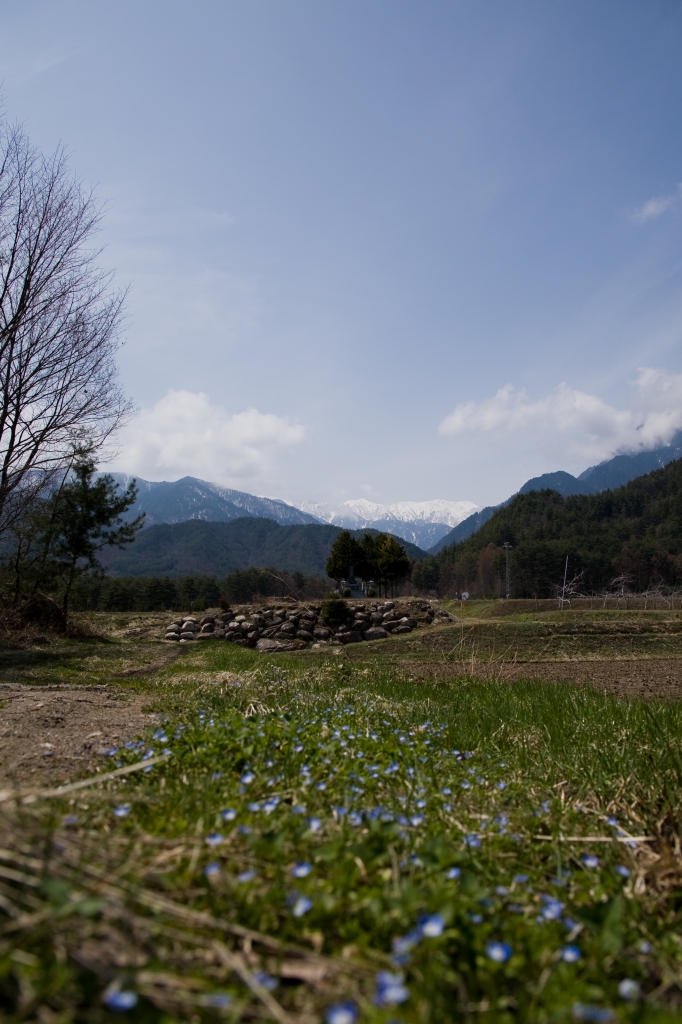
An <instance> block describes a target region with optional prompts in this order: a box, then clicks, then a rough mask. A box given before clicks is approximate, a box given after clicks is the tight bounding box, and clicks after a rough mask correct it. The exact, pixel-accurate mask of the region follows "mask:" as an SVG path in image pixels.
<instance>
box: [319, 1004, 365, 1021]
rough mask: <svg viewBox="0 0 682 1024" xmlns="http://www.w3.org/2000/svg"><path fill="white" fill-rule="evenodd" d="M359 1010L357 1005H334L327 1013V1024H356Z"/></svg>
mask: <svg viewBox="0 0 682 1024" xmlns="http://www.w3.org/2000/svg"><path fill="white" fill-rule="evenodd" d="M357 1019H358V1008H357V1006H356V1005H355V1003H350V1002H348V1003H334V1005H333V1006H329V1007H328V1008H327V1011H326V1013H325V1020H326V1022H327V1024H355V1021H356V1020H357Z"/></svg>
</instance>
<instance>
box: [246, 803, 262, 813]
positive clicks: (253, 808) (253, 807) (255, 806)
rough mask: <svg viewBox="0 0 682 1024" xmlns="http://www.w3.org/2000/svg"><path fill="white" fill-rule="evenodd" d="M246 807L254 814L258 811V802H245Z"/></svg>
mask: <svg viewBox="0 0 682 1024" xmlns="http://www.w3.org/2000/svg"><path fill="white" fill-rule="evenodd" d="M247 807H248V809H249V810H250V811H251V813H252V814H256V813H257V812H258V811H260V804H257V803H253V804H247Z"/></svg>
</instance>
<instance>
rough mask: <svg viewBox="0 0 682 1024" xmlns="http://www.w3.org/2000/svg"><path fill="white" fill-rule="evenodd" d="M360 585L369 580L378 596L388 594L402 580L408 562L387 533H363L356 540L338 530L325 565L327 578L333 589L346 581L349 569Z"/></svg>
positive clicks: (346, 532)
mask: <svg viewBox="0 0 682 1024" xmlns="http://www.w3.org/2000/svg"><path fill="white" fill-rule="evenodd" d="M351 567H352V568H353V571H354V573H355V575H356V576H359V577H360V579H361V580H363V581H364V582H366V583H367V582H370V581H372V582H373V583H374V585H375V587H376V590H377V592H378V593H381V591H382V589H383V591H384V593H388V590H389V588H393V587H394V586H395V584H396V583H400V582H401V581H402V580H404V579H406V578H407V577H408V576H409V574H410V572H411V570H412V560H411V559H410V558H409V557H408V555H407V553H406V552H405V548H404V547H403V545H402V544H401V543H400V542H399V541H398V540H396V538H395V537H393V536H391V534H389V533H378V534H372V533H367V532H364V533H363V535H362V540H357V539H356V538H355V537H354V536H353V535H352V533H351V532H350V530H342V531H341V533H340V534H339V536H338V537H337V538H336V540H335V541H334V545H333V547H332V550H331V552H330V555H329V558H328V559H327V564H326V566H325V568H326V571H327V576H329V578H330V579H332V580H336V583H337V586H338V585H339V584H340V583H341V581H342V580H345V579H347V578H348V572H349V569H350V568H351Z"/></svg>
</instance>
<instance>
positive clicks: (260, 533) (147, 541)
mask: <svg viewBox="0 0 682 1024" xmlns="http://www.w3.org/2000/svg"><path fill="white" fill-rule="evenodd" d="M353 532H354V533H355V534H356V535H357V536H359V535H360V534H361V531H353ZM369 532H372V533H376V532H377V531H374V530H372V531H369ZM340 533H341V527H339V526H333V525H331V524H328V523H304V524H295V525H290V526H286V525H284V526H283V525H281V524H279V523H276V522H275V521H274V520H273V519H270V518H257V517H255V516H243V517H242V518H240V519H233V520H231V521H229V522H211V521H206V520H204V519H190V520H185V521H184V522H180V523H159V524H156V525H154V526H150V527H149V528H148V529H146V530H141V531H140V533H139V534H138V535H137V537H136V538H135V540H134V542H133V543H132V544H130V545H128V546H127V547H126V548H124V549H122V550H121V549H120V548H105V549H104V550H103V552H102V553H101V556H100V561H101V563H102V565H103V566H104V568H105V569H106V570H107V571H108V572H109V574H110V575H112V576H171V577H175V576H183V575H189V574H195V573H196V574H203V575H215V576H227V575H228V574H229V573H231V572H233V571H234V570H235V569H250V568H270V567H275V568H277V569H280V570H284V571H286V572H302V573H304V575H309V576H322V577H324V576H326V571H325V563H326V561H327V558H328V557H329V554H330V552H331V548H332V545H333V543H334V541H335V540H336V538H337V537H338V536H339V534H340ZM403 543H404V546H405V549H406V551H407V554H408V555H409V556H410V558H413V559H419V560H421V559H423V558H426V552H425V551H422V550H421V549H420V548H417V547H415V546H414V545H412V544H409V543H408V542H404V541H403Z"/></svg>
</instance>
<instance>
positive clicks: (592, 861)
mask: <svg viewBox="0 0 682 1024" xmlns="http://www.w3.org/2000/svg"><path fill="white" fill-rule="evenodd" d="M580 859H581V861H582V862H583V864H584V865H585V867H586V868H598V867H599V858H598V857H595V855H594V854H593V853H584V854H583V855H582V857H581V858H580Z"/></svg>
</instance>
